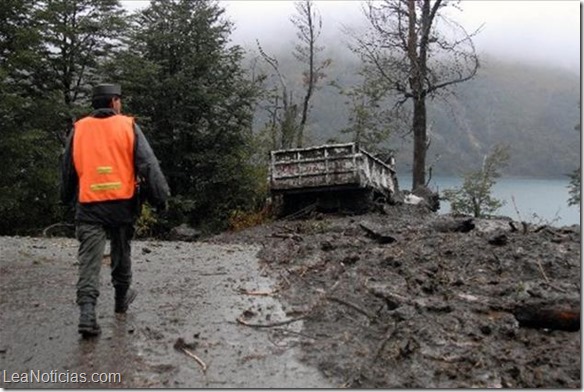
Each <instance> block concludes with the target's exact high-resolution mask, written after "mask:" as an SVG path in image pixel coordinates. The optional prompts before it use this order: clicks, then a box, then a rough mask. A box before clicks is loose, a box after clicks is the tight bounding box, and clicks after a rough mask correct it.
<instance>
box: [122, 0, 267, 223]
mask: <svg viewBox="0 0 584 392" xmlns="http://www.w3.org/2000/svg"><path fill="white" fill-rule="evenodd" d="M223 13H224V10H223V9H222V8H220V7H219V5H218V4H217V3H216V2H208V1H202V0H197V1H191V0H180V1H166V0H165V1H161V0H155V1H152V2H151V4H150V6H149V7H148V8H146V9H145V10H143V11H141V12H139V13H138V14H137V15H136V18H135V23H134V26H133V33H132V34H131V37H130V40H131V45H128V50H127V51H125V52H124V53H121V54H120V55H119V56H118V58H117V59H116V62H115V64H114V65H113V68H114V70H115V71H114V73H115V74H116V75H117V78H118V80H119V82H120V83H121V84H122V85H123V86H124V89H125V91H126V92H127V95H129V96H130V99H129V101H128V102H127V106H126V111H130V112H132V113H135V114H136V115H137V116H139V117H138V122H139V124H141V125H142V127H143V129H144V131H145V133H146V134H147V135H148V137H149V139H150V140H151V144H152V145H153V148H154V150H155V152H156V155H157V156H158V158H159V160H160V161H161V166H162V169H163V171H164V173H165V175H166V176H167V179H168V182H169V185H170V189H171V193H172V195H173V199H172V201H171V209H170V217H169V218H170V219H171V221H172V222H171V223H172V224H177V223H181V222H185V221H186V222H188V223H190V224H193V225H196V226H206V228H208V229H210V230H216V229H220V228H224V227H225V225H226V224H227V218H228V216H229V213H230V212H231V211H233V210H236V209H245V208H249V207H250V206H251V205H252V204H253V203H254V201H255V198H254V196H255V194H254V192H255V190H256V188H257V179H256V178H254V177H253V173H254V171H253V168H252V167H250V165H249V164H248V163H249V157H250V155H251V151H250V145H251V144H250V142H251V137H252V134H251V122H252V117H253V107H254V98H255V96H256V93H257V91H256V87H255V86H254V84H253V83H252V82H250V81H249V80H248V79H247V76H246V74H245V72H244V71H243V68H242V67H241V65H240V63H241V60H242V56H243V51H242V49H241V48H240V47H238V46H228V43H229V34H230V32H231V29H232V24H231V23H230V22H229V21H228V20H226V19H225V18H224V16H223ZM262 180H264V179H262Z"/></svg>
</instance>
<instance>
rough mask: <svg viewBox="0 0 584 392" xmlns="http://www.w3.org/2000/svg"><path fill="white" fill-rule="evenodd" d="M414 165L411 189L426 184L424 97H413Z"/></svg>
mask: <svg viewBox="0 0 584 392" xmlns="http://www.w3.org/2000/svg"><path fill="white" fill-rule="evenodd" d="M413 132H414V167H413V181H412V190H414V189H416V187H417V186H419V185H425V184H426V98H425V97H423V96H422V97H418V98H414V119H413Z"/></svg>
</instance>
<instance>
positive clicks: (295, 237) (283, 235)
mask: <svg viewBox="0 0 584 392" xmlns="http://www.w3.org/2000/svg"><path fill="white" fill-rule="evenodd" d="M269 237H274V238H284V239H291V240H294V241H296V242H301V241H303V240H304V239H303V238H302V237H301V236H299V235H297V234H286V233H273V234H271V235H270V236H269Z"/></svg>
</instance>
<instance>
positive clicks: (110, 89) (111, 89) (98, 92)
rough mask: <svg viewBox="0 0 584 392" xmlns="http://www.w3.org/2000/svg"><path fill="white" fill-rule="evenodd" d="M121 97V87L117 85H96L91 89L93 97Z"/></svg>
mask: <svg viewBox="0 0 584 392" xmlns="http://www.w3.org/2000/svg"><path fill="white" fill-rule="evenodd" d="M104 95H120V96H121V95H122V87H121V86H120V85H119V84H98V85H97V86H95V87H94V88H93V96H94V97H98V96H104Z"/></svg>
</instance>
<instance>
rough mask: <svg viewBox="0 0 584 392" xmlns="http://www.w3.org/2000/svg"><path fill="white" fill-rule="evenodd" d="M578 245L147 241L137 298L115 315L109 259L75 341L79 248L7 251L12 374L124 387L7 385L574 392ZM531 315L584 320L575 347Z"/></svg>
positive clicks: (284, 230) (432, 228) (476, 225)
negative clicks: (89, 325)
mask: <svg viewBox="0 0 584 392" xmlns="http://www.w3.org/2000/svg"><path fill="white" fill-rule="evenodd" d="M580 236H581V234H580V227H579V226H571V227H562V228H555V227H548V226H522V225H521V223H520V222H511V221H510V220H509V219H507V218H501V219H491V220H473V221H472V222H470V221H468V219H462V218H456V217H449V216H441V215H436V214H434V213H429V212H427V211H426V210H425V209H424V208H422V207H415V206H400V207H397V206H396V207H387V208H385V209H384V211H383V213H376V214H366V215H355V216H342V215H332V214H326V215H325V214H313V215H311V216H309V217H307V218H304V219H297V220H292V221H275V222H272V223H269V224H265V225H262V226H257V227H254V228H251V229H247V230H244V231H241V232H237V233H225V234H222V235H220V236H217V237H214V238H212V239H210V240H207V241H204V242H197V243H187V242H156V241H135V242H134V245H133V255H134V257H133V260H134V279H135V287H136V288H137V289H138V291H139V293H140V294H139V296H138V298H137V299H136V302H135V303H134V304H133V305H132V308H131V309H130V311H129V312H128V314H127V315H125V316H115V315H114V312H113V289H112V287H111V284H110V283H109V276H108V274H109V271H108V265H107V263H108V260H107V258H106V259H104V264H103V269H102V283H101V286H102V295H101V297H100V300H99V306H98V314H99V323H100V325H101V328H102V334H101V336H99V337H98V338H96V339H92V340H83V339H81V338H80V337H79V335H78V334H77V331H76V326H77V317H78V313H77V307H76V305H75V304H74V294H75V281H76V275H77V267H76V265H75V255H76V250H77V243H76V241H75V240H71V239H64V238H54V239H38V238H17V237H15V238H8V237H4V238H0V279H1V282H0V283H1V287H0V323H1V325H2V332H1V340H0V368H1V369H2V370H5V373H4V374H8V375H10V374H12V373H22V372H27V371H30V370H40V371H44V372H50V371H51V370H54V371H55V372H61V373H69V374H72V373H80V372H85V373H88V374H90V373H92V372H104V373H110V372H111V373H117V372H119V373H120V374H121V376H122V379H121V381H118V380H114V381H113V382H110V383H108V382H102V383H86V384H80V383H74V382H69V383H59V382H51V383H44V384H39V383H33V384H30V383H28V384H26V383H25V384H22V383H20V384H16V383H8V382H6V380H5V379H4V377H2V379H0V381H2V384H1V385H0V386H1V387H5V388H6V387H8V388H10V387H25V388H30V387H34V388H42V387H65V388H68V387H74V388H79V387H99V388H103V387H108V386H113V387H131V388H145V387H171V388H234V387H238V388H264V387H280V388H319V387H352V388H358V387H362V388H391V387H399V388H423V387H430V388H439V387H440V388H442V387H447V388H458V387H480V388H486V387H510V388H524V387H527V388H539V387H544V388H580V387H581V357H580V353H581V335H580V330H579V322H580V320H579V311H580V290H581V289H580V287H581V286H580V277H581V265H580V249H581V245H580ZM525 307H531V308H530V309H535V310H536V311H537V310H540V309H552V310H557V311H561V312H562V313H561V314H568V312H578V320H577V325H578V328H577V331H569V330H565V329H566V328H560V327H561V326H562V325H560V324H553V323H552V324H545V323H544V324H545V325H543V326H542V325H539V326H538V325H536V326H535V327H533V326H532V327H527V326H526V324H525V317H526V316H525V314H528V313H525V312H523V310H522V309H524V308H525ZM522 312H523V313H522ZM536 313H537V312H536ZM570 314H571V313H570ZM520 321H521V323H520ZM539 321H541V320H539ZM544 321H550V320H544ZM552 321H553V320H552ZM572 321H573V320H572ZM558 325H559V327H558ZM571 326H572V327H573V325H571ZM562 329H564V330H562ZM568 329H569V328H568ZM177 339H183V340H184V342H185V343H186V344H187V346H188V347H189V350H190V351H191V352H192V353H193V354H195V355H196V356H197V357H198V358H200V359H201V360H202V361H203V362H204V363H205V365H206V366H207V370H206V371H204V370H203V368H202V366H201V365H200V364H199V363H197V362H196V361H195V360H194V359H193V358H192V357H190V356H189V355H187V354H185V353H184V352H180V351H177V350H175V349H174V348H173V346H174V345H175V343H176V341H177Z"/></svg>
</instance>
